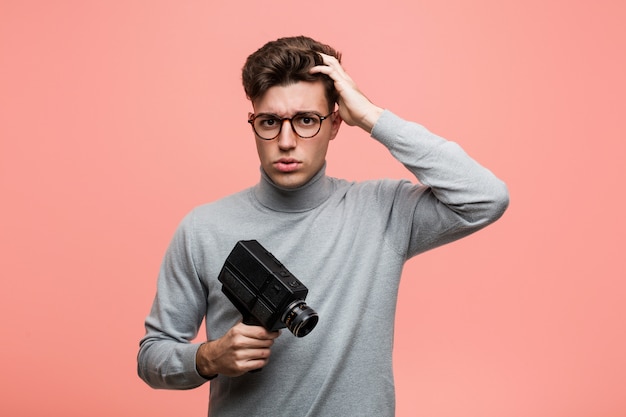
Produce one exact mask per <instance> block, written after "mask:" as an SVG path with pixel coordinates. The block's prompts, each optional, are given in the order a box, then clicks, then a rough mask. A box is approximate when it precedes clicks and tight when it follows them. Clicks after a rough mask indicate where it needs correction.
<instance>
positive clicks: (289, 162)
mask: <svg viewBox="0 0 626 417" xmlns="http://www.w3.org/2000/svg"><path fill="white" fill-rule="evenodd" d="M300 165H302V162H300V161H298V160H297V159H294V158H280V159H279V160H278V161H276V162H274V167H275V168H276V169H277V170H278V171H280V172H293V171H295V170H297V169H298V168H300Z"/></svg>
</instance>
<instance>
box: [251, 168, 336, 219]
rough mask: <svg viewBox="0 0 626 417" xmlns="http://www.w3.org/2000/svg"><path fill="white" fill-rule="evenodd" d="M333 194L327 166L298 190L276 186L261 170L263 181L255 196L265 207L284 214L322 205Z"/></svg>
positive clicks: (257, 187) (259, 184) (255, 188)
mask: <svg viewBox="0 0 626 417" xmlns="http://www.w3.org/2000/svg"><path fill="white" fill-rule="evenodd" d="M331 192H332V183H331V181H330V179H329V178H328V177H327V176H326V165H324V166H323V167H322V169H320V170H319V171H318V173H317V174H315V175H314V176H313V178H311V179H310V180H309V181H308V182H307V183H306V184H304V185H301V186H300V187H296V188H284V187H280V186H278V185H276V184H275V183H274V182H273V181H272V180H271V179H270V177H269V176H268V175H267V174H266V173H265V172H264V171H263V169H261V180H260V181H259V183H258V184H257V185H256V186H255V187H254V195H255V197H256V198H257V200H258V201H259V202H260V203H261V204H262V205H264V206H265V207H267V208H269V209H272V210H276V211H283V212H302V211H307V210H311V209H314V208H315V207H317V206H319V205H320V204H322V203H323V202H324V201H326V199H328V197H329V196H330V194H331Z"/></svg>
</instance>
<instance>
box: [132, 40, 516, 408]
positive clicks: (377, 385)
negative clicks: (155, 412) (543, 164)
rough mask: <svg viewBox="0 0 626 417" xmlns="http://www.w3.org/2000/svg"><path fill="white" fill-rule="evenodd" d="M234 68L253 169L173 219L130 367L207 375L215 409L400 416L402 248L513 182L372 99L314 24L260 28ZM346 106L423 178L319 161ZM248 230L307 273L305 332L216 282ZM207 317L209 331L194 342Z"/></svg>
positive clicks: (468, 228)
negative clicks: (257, 321)
mask: <svg viewBox="0 0 626 417" xmlns="http://www.w3.org/2000/svg"><path fill="white" fill-rule="evenodd" d="M243 84H244V89H245V92H246V95H247V97H248V98H249V99H250V100H251V103H252V107H253V111H254V112H253V113H250V114H249V115H248V118H249V123H250V124H251V126H252V133H253V134H254V139H255V142H256V147H257V151H258V154H259V159H260V162H261V179H260V181H259V183H258V184H256V185H255V186H253V187H251V188H249V189H246V190H243V191H241V192H238V193H236V194H234V195H231V196H229V197H226V198H223V199H221V200H219V201H216V202H213V203H211V204H207V205H204V206H201V207H198V208H196V209H195V210H193V211H192V212H191V213H190V214H189V215H188V216H186V218H185V219H184V220H183V221H182V223H181V225H180V226H179V228H178V230H177V231H176V233H175V236H174V238H173V240H172V243H171V245H170V247H169V249H168V251H167V253H166V255H165V259H164V261H163V265H162V269H161V272H160V276H159V280H158V289H157V294H156V298H155V300H154V304H153V307H152V310H151V312H150V315H149V316H148V318H147V319H146V335H145V336H144V338H143V339H142V341H141V344H140V351H139V356H138V367H139V375H140V376H141V378H143V379H144V380H145V381H146V382H147V383H148V384H150V385H151V386H153V387H155V388H172V389H189V388H194V387H197V386H200V385H202V384H204V383H205V382H207V381H208V380H211V394H210V400H209V415H211V416H287V415H289V416H393V415H394V407H395V393H394V385H393V373H392V345H393V331H394V315H395V307H396V299H397V291H398V286H399V281H400V275H401V271H402V267H403V265H404V262H405V261H406V260H407V259H409V258H411V257H412V256H415V255H417V254H418V253H421V252H424V251H426V250H429V249H432V248H434V247H436V246H439V245H442V244H444V243H447V242H450V241H453V240H455V239H459V238H461V237H463V236H466V235H468V234H470V233H472V232H474V231H476V230H478V229H480V228H482V227H484V226H486V225H488V224H489V223H491V222H493V221H495V220H496V219H498V218H499V217H500V216H501V215H502V213H503V212H504V210H505V209H506V207H507V205H508V192H507V189H506V186H505V185H504V184H503V183H502V182H501V181H500V180H498V179H497V178H496V177H495V176H494V175H493V174H492V173H491V172H490V171H488V170H486V169H485V168H482V167H481V166H480V165H478V164H477V163H476V162H475V161H473V160H472V159H471V158H470V157H468V156H467V155H466V154H465V153H464V152H463V150H461V148H460V147H459V146H458V145H456V144H454V143H452V142H448V141H446V140H444V139H442V138H440V137H438V136H436V135H434V134H432V133H430V132H429V131H427V130H426V129H425V128H424V127H422V126H420V125H418V124H415V123H411V122H407V121H405V120H402V119H401V118H399V117H398V116H396V115H394V114H393V113H391V112H390V111H388V110H383V109H382V108H380V107H378V106H376V105H374V104H373V103H371V102H370V101H369V100H368V99H367V98H366V97H365V96H364V95H363V94H361V92H360V91H359V90H358V89H357V87H356V85H355V83H354V82H353V81H352V80H351V78H350V77H349V76H348V75H347V74H346V73H345V71H344V70H343V68H342V67H341V64H340V55H339V54H338V53H337V52H336V51H335V50H333V49H332V48H331V47H329V46H327V45H323V44H320V43H318V42H316V41H314V40H312V39H310V38H306V37H294V38H283V39H279V40H277V41H273V42H269V43H268V44H266V45H265V46H264V47H262V48H261V49H259V50H258V51H256V52H255V53H254V54H252V55H251V56H250V57H248V59H247V61H246V64H245V66H244V69H243ZM342 121H343V122H345V123H347V124H348V125H350V126H358V127H360V128H361V129H363V130H365V131H366V132H368V133H370V134H371V136H372V137H373V138H374V139H376V140H378V141H379V142H380V143H382V144H383V145H385V146H386V147H387V148H388V149H389V150H390V152H391V153H392V154H393V155H394V156H395V157H396V158H397V159H398V161H400V162H401V163H403V164H404V165H405V166H406V167H407V169H409V171H411V172H412V173H413V174H414V175H415V176H416V177H417V179H419V181H420V182H419V183H416V184H411V183H410V182H408V181H396V180H379V181H367V182H362V183H353V182H348V181H345V180H341V179H336V178H331V177H328V176H326V175H325V157H326V152H327V149H328V145H329V142H330V141H331V140H333V139H334V138H335V136H336V135H337V133H338V131H339V127H340V125H341V123H342ZM251 239H255V240H258V241H259V242H260V243H261V244H262V245H263V246H265V247H266V248H267V249H268V250H269V251H270V252H272V253H273V254H274V255H275V256H276V258H278V259H279V260H281V261H282V262H283V263H284V264H285V266H286V267H287V268H288V269H289V270H290V271H291V272H292V273H293V274H294V275H295V276H296V277H298V278H299V279H300V280H301V281H302V282H303V283H304V284H305V285H306V287H308V289H309V294H308V297H307V304H308V305H309V306H311V307H312V308H313V309H315V311H317V312H318V314H319V323H318V324H317V326H316V327H315V329H314V330H313V331H312V332H311V333H310V334H309V335H307V336H306V337H302V338H296V337H294V336H293V335H291V334H290V333H289V332H283V334H282V335H280V337H279V332H269V331H267V330H265V329H264V328H262V327H260V326H248V325H245V324H242V323H241V315H240V313H239V312H238V310H237V309H235V307H233V305H232V304H231V303H230V301H229V300H228V299H227V298H226V297H225V295H224V294H223V293H222V291H221V283H220V282H219V281H218V279H217V277H218V275H219V272H220V270H221V267H222V265H223V263H224V260H225V259H226V258H227V256H228V254H229V253H230V250H231V249H232V248H233V246H234V245H235V243H236V242H237V241H239V240H251ZM204 318H206V329H207V331H206V333H207V335H206V336H207V342H205V343H191V342H190V340H192V339H193V338H194V337H195V336H196V334H197V332H198V328H199V326H200V324H201V322H202V320H203V319H204ZM259 368H263V369H262V371H261V372H250V371H253V370H255V369H259Z"/></svg>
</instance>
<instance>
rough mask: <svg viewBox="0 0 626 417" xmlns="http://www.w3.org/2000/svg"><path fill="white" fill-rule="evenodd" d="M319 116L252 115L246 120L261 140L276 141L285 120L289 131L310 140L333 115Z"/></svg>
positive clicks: (309, 114)
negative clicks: (288, 125) (289, 127)
mask: <svg viewBox="0 0 626 417" xmlns="http://www.w3.org/2000/svg"><path fill="white" fill-rule="evenodd" d="M333 113H334V112H330V113H328V114H327V115H326V116H321V115H319V114H317V113H311V112H306V113H298V114H296V115H295V116H293V117H278V116H277V115H275V114H271V113H259V114H253V115H251V116H250V118H249V119H248V123H250V124H251V125H252V129H253V130H254V133H256V135H257V136H258V137H260V138H261V139H263V140H272V139H276V138H277V137H278V135H280V131H281V130H282V128H283V124H284V123H285V120H289V124H291V129H293V131H294V132H295V133H296V135H298V136H299V137H301V138H302V139H310V138H312V137H313V136H315V135H317V134H318V133H319V132H320V129H321V128H322V122H323V121H324V120H326V119H328V117H329V116H330V115H331V114H333Z"/></svg>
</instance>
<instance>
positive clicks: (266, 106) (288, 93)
mask: <svg viewBox="0 0 626 417" xmlns="http://www.w3.org/2000/svg"><path fill="white" fill-rule="evenodd" d="M325 93H326V91H325V89H324V84H323V83H322V82H321V81H315V82H307V81H299V82H297V83H293V84H288V85H276V86H274V87H271V88H269V89H268V90H267V91H266V92H265V94H264V95H263V96H261V98H259V99H257V100H255V101H254V102H253V103H252V107H253V108H254V112H255V113H275V114H278V115H280V116H289V115H292V114H294V113H297V112H301V111H316V112H322V113H323V112H325V111H326V110H327V109H328V101H327V100H326V94H325Z"/></svg>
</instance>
